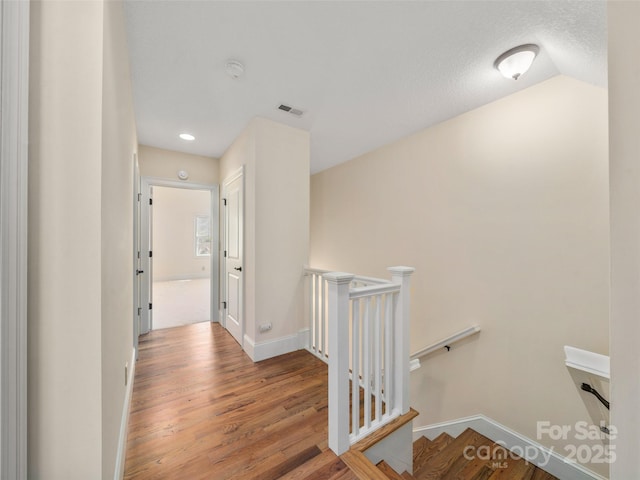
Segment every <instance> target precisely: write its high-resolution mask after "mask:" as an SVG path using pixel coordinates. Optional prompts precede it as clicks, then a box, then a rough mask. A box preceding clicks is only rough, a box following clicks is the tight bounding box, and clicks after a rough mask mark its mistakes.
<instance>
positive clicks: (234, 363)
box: [125, 323, 344, 480]
mask: <svg viewBox="0 0 640 480" xmlns="http://www.w3.org/2000/svg"><path fill="white" fill-rule="evenodd" d="M309 459H314V460H313V461H316V462H317V463H319V462H321V461H322V462H324V463H323V464H326V465H328V466H329V465H332V467H330V468H333V469H335V468H342V465H340V463H341V462H340V460H339V459H337V457H336V456H335V455H334V454H333V453H332V452H331V451H330V450H328V448H327V367H326V365H325V364H324V363H322V362H321V361H320V360H318V359H316V358H315V357H314V356H313V355H311V354H309V353H307V352H306V351H298V352H294V353H291V354H287V355H283V356H281V357H277V358H274V359H269V360H265V361H263V362H260V363H256V364H254V363H253V362H252V361H251V360H250V359H249V357H247V356H246V355H245V354H244V353H243V352H242V350H241V349H240V347H239V345H238V344H237V343H236V342H235V341H234V340H233V338H232V337H231V336H230V335H229V334H228V333H227V332H226V331H225V330H224V329H222V328H221V327H220V326H219V325H218V324H212V323H201V324H195V325H188V326H184V327H177V328H172V329H166V330H157V331H152V332H151V333H149V334H148V335H146V336H145V337H141V342H140V351H139V360H138V362H137V365H136V374H135V383H134V387H133V397H132V405H131V415H130V417H129V434H128V439H127V453H126V463H125V479H137V480H145V479H171V480H181V479H188V480H197V479H215V480H222V479H243V480H251V479H260V480H272V479H277V478H281V477H282V476H284V475H287V477H289V478H295V477H296V469H298V470H301V469H304V466H302V467H300V466H301V465H303V464H304V463H305V462H306V461H307V460H309ZM310 463H312V462H310ZM343 465H344V464H343ZM327 478H328V477H327Z"/></svg>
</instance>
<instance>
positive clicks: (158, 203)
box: [153, 187, 217, 282]
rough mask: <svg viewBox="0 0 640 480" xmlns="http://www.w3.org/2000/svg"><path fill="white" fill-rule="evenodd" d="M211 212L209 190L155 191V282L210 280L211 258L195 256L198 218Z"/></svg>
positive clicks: (160, 189)
mask: <svg viewBox="0 0 640 480" xmlns="http://www.w3.org/2000/svg"><path fill="white" fill-rule="evenodd" d="M210 210H211V192H210V191H208V190H190V189H183V188H170V187H153V280H154V281H156V282H157V281H165V280H181V279H187V278H207V277H209V274H210V272H211V267H210V264H211V257H197V256H196V253H195V217H196V215H209V211H210ZM215 254H217V252H215Z"/></svg>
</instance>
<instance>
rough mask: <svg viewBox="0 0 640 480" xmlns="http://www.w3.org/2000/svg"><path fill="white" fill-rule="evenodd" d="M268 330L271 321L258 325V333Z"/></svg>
mask: <svg viewBox="0 0 640 480" xmlns="http://www.w3.org/2000/svg"><path fill="white" fill-rule="evenodd" d="M269 330H271V322H269V323H263V324H262V325H260V333H264V332H268V331H269Z"/></svg>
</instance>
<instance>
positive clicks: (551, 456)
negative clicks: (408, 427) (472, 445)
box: [413, 415, 607, 480]
mask: <svg viewBox="0 0 640 480" xmlns="http://www.w3.org/2000/svg"><path fill="white" fill-rule="evenodd" d="M467 428H472V429H473V430H475V431H476V432H478V433H480V434H482V435H484V436H485V437H487V438H489V439H490V440H493V441H494V442H499V443H500V444H501V445H503V446H504V447H505V448H507V449H508V450H512V451H513V450H514V449H515V452H516V453H518V455H521V453H522V452H529V453H530V454H531V455H528V456H529V458H526V457H527V455H521V456H524V457H525V460H528V461H529V462H530V463H533V464H534V465H536V466H538V467H540V468H542V469H544V470H545V471H547V472H549V473H550V474H551V475H554V476H556V477H558V478H560V479H562V480H607V479H606V478H605V477H603V476H601V475H599V474H597V473H595V472H593V471H591V470H589V469H588V468H586V467H584V466H582V465H580V464H579V463H576V462H574V461H571V460H568V459H567V458H565V457H563V456H562V455H559V454H557V453H556V452H554V451H553V450H551V449H550V448H547V447H544V446H542V445H540V444H539V443H538V442H536V441H534V440H531V439H530V438H527V437H525V436H524V435H521V434H519V433H517V432H514V431H513V430H511V429H510V428H508V427H505V426H504V425H501V424H500V423H498V422H496V421H495V420H492V419H491V418H489V417H486V416H484V415H474V416H472V417H465V418H460V419H457V420H452V421H450V422H442V423H436V424H433V425H427V426H424V427H417V428H414V429H413V438H414V440H415V439H417V438H419V437H421V436H425V437H427V438H428V439H429V440H433V439H434V438H436V437H437V436H438V435H440V434H441V433H445V432H446V433H448V434H449V435H451V436H452V437H457V436H458V435H460V434H461V433H462V432H464V431H465V430H466V429H467Z"/></svg>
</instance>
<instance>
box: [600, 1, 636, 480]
mask: <svg viewBox="0 0 640 480" xmlns="http://www.w3.org/2000/svg"><path fill="white" fill-rule="evenodd" d="M607 6H608V10H607V13H608V22H609V25H608V27H609V28H608V31H609V130H610V155H611V158H610V163H611V166H610V176H611V381H612V391H611V405H612V410H611V422H612V424H613V425H615V426H616V427H618V430H619V436H618V440H619V441H616V442H614V443H615V445H616V449H617V456H618V458H617V461H616V462H615V463H614V464H613V465H612V467H611V478H612V479H614V480H625V479H627V478H637V476H638V472H640V457H639V456H638V452H639V451H640V415H638V399H639V398H640V377H638V372H639V371H640V355H638V351H639V349H638V345H640V295H638V292H639V291H640V275H639V274H638V268H639V267H638V266H639V265H640V217H639V216H638V206H639V205H640V135H639V133H638V132H640V91H639V90H638V85H640V70H638V63H637V58H639V56H640V36H639V34H638V24H639V23H640V3H637V2H609V3H608V4H607ZM631 59H632V60H631Z"/></svg>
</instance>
